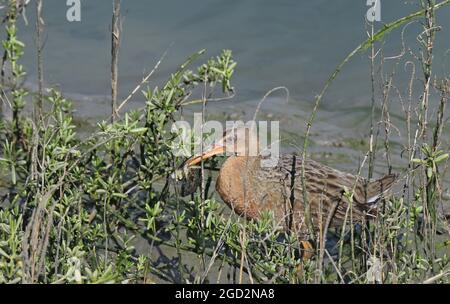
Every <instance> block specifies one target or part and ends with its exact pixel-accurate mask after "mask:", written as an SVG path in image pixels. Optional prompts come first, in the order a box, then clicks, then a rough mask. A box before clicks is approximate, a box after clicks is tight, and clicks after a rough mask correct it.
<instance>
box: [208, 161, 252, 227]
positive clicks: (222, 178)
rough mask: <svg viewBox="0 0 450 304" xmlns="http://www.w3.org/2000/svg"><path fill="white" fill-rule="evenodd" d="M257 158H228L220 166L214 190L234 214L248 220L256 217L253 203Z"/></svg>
mask: <svg viewBox="0 0 450 304" xmlns="http://www.w3.org/2000/svg"><path fill="white" fill-rule="evenodd" d="M257 166H259V157H249V156H230V157H228V159H227V160H226V161H225V162H224V164H223V165H222V168H221V169H220V172H219V177H218V178H217V183H216V190H217V192H218V193H219V195H220V197H221V198H222V199H223V201H224V202H225V203H227V204H228V205H229V206H230V207H231V208H232V209H233V210H234V211H235V212H236V213H238V214H241V215H245V216H246V217H249V218H255V217H257V216H258V213H257V211H256V210H257V209H256V208H255V207H256V206H255V203H254V197H255V193H254V185H253V178H252V177H253V175H254V171H255V169H256V168H257Z"/></svg>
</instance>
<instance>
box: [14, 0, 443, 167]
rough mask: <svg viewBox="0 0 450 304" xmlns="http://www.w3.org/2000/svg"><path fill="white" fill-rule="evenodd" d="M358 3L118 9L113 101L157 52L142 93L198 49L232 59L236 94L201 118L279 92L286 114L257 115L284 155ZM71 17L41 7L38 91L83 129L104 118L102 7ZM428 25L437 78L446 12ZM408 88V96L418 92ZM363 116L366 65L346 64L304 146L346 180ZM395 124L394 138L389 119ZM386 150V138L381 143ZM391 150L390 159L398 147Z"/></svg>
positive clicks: (357, 18)
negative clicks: (61, 95) (281, 135)
mask: <svg viewBox="0 0 450 304" xmlns="http://www.w3.org/2000/svg"><path fill="white" fill-rule="evenodd" d="M365 3H366V1H362V0H360V1H354V0H339V1H331V0H328V1H325V0H320V1H319V0H316V1H294V0H290V1H287V0H278V1H268V0H259V1H255V0H253V1H250V0H247V1H245V0H239V1H234V0H209V1H200V0H191V1H189V2H187V1H181V0H170V1H123V4H122V11H123V32H122V42H121V49H120V58H119V62H120V65H119V69H120V72H119V74H120V75H119V84H120V86H119V91H120V95H121V96H122V98H123V97H125V96H127V95H128V93H129V92H130V91H131V90H132V89H133V88H134V87H135V86H136V85H137V83H139V82H140V80H141V79H142V77H143V76H144V75H145V74H146V73H148V72H149V71H150V70H151V69H152V67H153V66H154V65H155V63H156V62H157V61H158V59H159V57H160V56H161V55H162V54H163V53H164V51H165V50H166V49H168V55H167V57H166V59H165V60H164V62H163V63H162V65H161V68H160V69H159V72H158V73H157V74H156V75H155V76H154V77H153V78H152V79H151V82H150V85H152V86H153V85H158V84H161V82H162V81H163V80H165V79H166V78H167V77H168V75H169V73H170V72H172V71H174V69H175V68H176V66H177V65H178V64H180V63H182V62H183V60H184V59H185V58H186V56H188V55H189V54H191V53H193V52H195V51H198V50H199V49H202V48H206V49H207V57H209V56H214V55H216V54H218V53H219V52H220V50H222V49H224V48H228V49H231V50H233V51H234V55H235V59H236V61H237V62H238V66H237V70H236V73H235V78H234V86H235V89H236V91H237V95H236V98H235V99H234V100H233V101H231V102H227V103H225V104H220V105H219V104H211V105H210V106H209V110H210V111H209V112H210V113H212V114H211V115H210V117H211V118H217V116H218V115H217V114H219V116H222V118H223V117H229V116H230V115H231V116H232V117H234V118H235V117H251V116H252V115H253V111H254V109H255V107H256V104H257V101H258V100H260V99H261V97H262V96H263V95H264V94H265V93H266V92H267V91H268V90H270V89H271V88H273V87H276V86H280V85H282V86H286V87H287V88H288V89H289V91H290V100H289V103H288V104H286V103H285V98H284V96H283V94H281V93H278V94H275V95H274V98H272V99H270V100H269V102H267V103H266V104H264V106H263V108H262V110H263V113H271V116H270V117H271V119H279V120H280V121H281V125H280V127H281V129H282V132H285V133H286V134H288V135H292V136H291V141H286V142H285V143H287V144H285V146H287V147H292V146H293V145H296V144H299V142H300V141H301V136H300V135H301V133H302V132H301V131H302V130H303V128H304V120H305V118H306V117H307V115H309V113H310V110H311V104H312V102H313V100H314V96H315V95H316V94H317V93H318V92H319V91H320V90H321V88H322V86H323V85H324V83H325V81H326V79H327V78H328V76H329V75H330V73H331V72H332V71H333V70H334V68H335V67H336V66H337V64H338V63H339V62H340V61H341V60H342V59H343V58H344V57H345V56H346V55H347V54H348V53H349V52H350V51H351V50H352V49H354V48H355V46H357V45H358V44H359V43H360V42H361V41H362V40H363V39H365V38H366V37H367V34H366V24H365V19H364V18H365V14H366V11H367V9H368V7H367V6H366V5H365ZM381 4H382V6H381V18H382V22H390V21H392V20H395V19H396V18H398V17H401V16H404V15H406V14H408V13H410V12H413V11H416V10H417V9H418V6H417V4H416V1H406V2H405V1H397V0H396V1H392V0H390V1H381ZM81 8H82V12H81V22H73V23H69V22H68V21H67V19H66V10H67V6H66V5H65V1H60V0H47V1H45V7H44V12H45V13H44V19H45V22H46V32H45V41H46V42H45V49H44V52H45V56H44V57H45V59H44V64H45V79H46V82H47V85H48V86H58V87H60V88H61V89H62V90H63V91H64V92H65V93H66V94H69V95H70V96H72V97H73V98H74V99H75V108H76V109H77V115H78V117H79V118H81V119H86V120H89V119H90V121H91V123H92V124H93V123H94V122H95V121H98V119H100V118H104V117H106V115H107V114H108V112H109V106H108V95H109V94H110V28H111V25H110V23H111V11H112V1H110V0H96V1H81ZM27 15H28V21H29V25H28V26H24V27H23V28H22V36H21V37H22V38H23V39H24V40H25V42H26V44H27V45H28V46H30V47H31V48H30V49H28V51H27V53H26V56H25V59H24V62H25V66H26V68H27V70H28V74H29V76H28V81H29V84H30V85H33V84H34V83H35V79H36V76H35V75H36V72H35V71H36V63H35V62H36V59H35V58H36V54H35V50H34V45H35V43H34V7H30V8H29V9H28V14H27ZM438 21H439V24H440V25H441V26H442V27H443V31H442V32H441V33H440V34H439V36H438V40H437V42H436V48H435V56H436V57H435V67H436V69H435V71H436V72H437V73H438V74H439V75H443V74H445V73H446V74H448V71H449V70H448V69H447V70H445V68H444V64H445V52H446V51H447V50H448V49H450V39H448V38H449V37H450V36H449V33H450V7H447V8H444V9H442V10H441V11H440V12H439V14H438ZM377 25H378V26H380V23H378V24H377ZM419 32H420V25H419V24H418V23H416V24H413V25H411V26H409V27H408V29H407V30H406V32H405V42H406V45H407V46H409V47H412V48H416V46H417V43H416V40H415V37H416V35H417V34H418V33H419ZM399 37H400V30H397V31H395V32H393V33H392V34H391V35H389V36H388V37H387V39H386V46H385V56H394V55H397V54H399V53H400V52H401V49H402V47H401V44H400V42H399ZM447 57H448V56H447ZM409 59H410V58H406V59H405V61H406V60H409ZM391 63H392V60H391V61H389V62H388V63H387V64H386V72H389V71H390V66H392V64H391ZM403 64H404V61H403V62H401V63H400V64H399V67H398V71H399V72H397V76H396V82H397V86H398V87H399V89H400V90H401V91H402V92H404V91H405V89H406V85H405V79H407V77H408V74H407V73H405V72H404V71H405V70H404V68H403ZM416 86H418V87H419V88H420V85H419V84H418V83H417V84H416ZM140 101H142V97H141V96H137V98H136V100H135V101H134V105H135V106H138V105H141V104H142V103H141V102H140ZM377 103H380V101H379V100H377ZM391 107H392V109H393V110H392V111H393V116H394V118H393V119H394V120H395V115H396V114H398V115H400V116H402V113H401V112H400V109H401V108H400V105H399V102H398V101H395V98H393V101H392V103H391ZM369 108H370V70H369V59H368V55H367V54H358V55H357V56H356V57H355V58H354V59H353V60H352V61H351V62H350V64H348V65H347V66H346V67H345V68H344V69H343V70H342V72H341V74H340V75H339V76H338V79H337V80H336V81H335V82H334V83H333V85H332V86H331V88H330V90H329V92H328V94H327V95H326V96H325V98H324V100H323V103H322V107H321V109H320V111H319V116H318V119H317V121H316V125H315V126H314V128H313V137H312V139H313V140H315V141H314V143H316V144H317V145H313V146H312V151H313V152H314V151H316V152H317V153H322V154H323V155H325V156H326V153H328V152H332V153H333V155H341V156H342V157H340V158H339V157H334V158H332V159H331V160H330V162H334V163H336V165H337V166H342V167H346V168H347V167H348V168H349V169H355V164H356V163H357V161H358V159H360V158H361V155H362V154H361V151H359V150H357V149H356V152H355V149H354V145H353V146H351V145H350V146H349V145H345V144H344V146H343V147H341V143H339V141H341V142H342V141H345V140H346V139H347V138H353V139H354V138H356V139H359V138H364V137H366V136H367V132H368V124H369V117H370V116H369V113H370V111H369ZM194 110H195V108H194ZM213 114H214V115H213ZM263 118H264V116H263ZM398 123H399V126H398V127H399V129H402V128H403V125H402V122H401V120H399V121H398ZM396 140H397V139H396V136H395V134H394V136H393V141H394V142H395V141H396ZM397 144H398V145H397V148H399V147H400V145H401V144H402V142H400V141H398V142H397ZM335 146H338V147H337V148H336V147H335ZM395 148H396V146H395V145H394V149H395ZM314 149H315V150H314ZM324 153H325V154H324ZM323 155H322V156H323Z"/></svg>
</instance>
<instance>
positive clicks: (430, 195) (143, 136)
mask: <svg viewBox="0 0 450 304" xmlns="http://www.w3.org/2000/svg"><path fill="white" fill-rule="evenodd" d="M36 2H37V5H38V7H39V5H40V1H36ZM119 2H120V1H119ZM419 2H420V5H421V6H422V10H421V11H420V12H419V13H417V14H413V15H411V16H413V17H410V18H407V19H402V21H401V22H393V23H390V24H388V25H387V26H386V27H385V28H382V29H381V30H380V31H378V32H377V31H375V30H374V28H373V27H374V25H373V24H371V25H370V26H371V27H372V28H371V33H370V37H369V39H368V42H364V43H362V44H361V46H360V47H358V48H357V49H356V50H355V51H354V52H352V53H351V54H350V55H349V57H347V58H346V59H345V61H344V62H343V63H342V64H341V65H339V66H338V69H337V70H336V72H335V73H334V74H333V75H332V77H331V78H330V79H329V81H328V82H327V84H326V86H325V88H324V91H322V92H321V94H320V95H319V96H318V98H317V100H316V103H315V107H314V109H313V113H312V114H311V117H310V119H309V121H308V125H307V133H306V137H305V138H306V139H305V140H304V150H303V155H306V152H307V151H306V149H307V146H308V142H309V140H308V137H309V131H310V128H314V118H315V113H316V112H317V111H318V109H319V105H320V101H321V98H322V96H323V95H324V94H325V92H326V89H327V87H328V86H329V84H330V83H331V82H332V80H333V79H334V78H335V77H336V76H337V75H338V73H339V70H340V68H341V67H342V66H343V65H344V64H345V63H347V62H348V61H349V60H350V58H351V57H352V56H353V55H354V54H355V53H356V52H361V51H367V52H370V53H371V56H370V59H371V63H372V71H371V74H372V81H373V83H372V88H373V91H372V94H373V101H374V102H373V103H372V109H373V110H372V113H373V114H372V126H371V129H370V130H368V131H367V133H368V134H369V138H368V139H367V140H366V141H365V142H364V141H362V142H360V141H359V140H358V141H352V140H351V139H349V141H348V145H357V146H358V147H357V148H358V150H361V151H362V152H363V153H365V156H364V160H363V161H362V163H361V168H362V167H364V166H366V167H368V172H369V173H368V174H369V176H368V177H369V178H371V177H372V173H373V166H374V165H375V160H376V159H377V158H385V159H386V168H387V170H388V171H389V173H391V172H390V171H391V170H392V166H393V164H392V160H391V158H390V156H391V153H392V151H391V150H390V141H389V137H390V135H391V132H393V126H392V123H391V121H390V113H389V103H390V101H391V99H393V97H392V95H397V96H399V99H400V102H401V105H402V108H403V110H404V115H405V119H404V121H405V124H406V130H407V134H403V136H404V138H403V143H404V147H403V153H402V154H403V155H402V156H403V157H404V158H406V159H407V164H406V166H405V167H404V168H402V171H401V172H400V173H401V184H402V185H400V188H401V190H400V191H399V192H397V193H395V194H394V195H393V196H392V197H390V198H389V199H388V200H386V201H383V202H382V203H380V204H379V208H378V209H379V210H378V216H377V217H376V218H375V219H373V220H371V221H370V222H367V223H364V224H363V225H358V226H355V225H352V224H351V223H349V224H348V225H346V226H344V227H342V229H337V230H330V231H324V232H322V233H319V234H318V235H311V239H312V241H313V243H314V244H315V251H316V252H315V256H314V257H313V258H312V259H310V260H304V259H302V258H301V254H300V250H299V243H298V240H297V238H296V237H295V236H294V235H292V234H290V233H288V232H285V231H282V230H280V229H279V227H277V226H276V225H275V223H274V221H273V220H272V215H271V214H270V213H267V214H263V216H262V219H261V220H260V221H257V222H256V221H248V220H246V219H243V218H240V217H237V216H236V215H234V214H232V213H231V212H230V211H229V209H228V208H227V207H225V206H224V204H222V203H221V201H220V200H218V199H217V197H218V196H217V195H215V194H214V191H213V189H211V188H212V187H211V180H212V178H213V176H214V175H213V173H209V172H207V171H206V170H205V171H204V172H203V173H204V174H202V176H201V179H202V191H198V192H199V193H196V194H194V195H191V197H190V198H186V197H182V195H181V194H182V193H181V192H182V191H180V187H179V185H178V183H177V182H176V180H175V179H174V178H173V176H174V174H176V173H177V172H176V169H177V168H178V167H179V166H180V164H182V163H183V161H184V159H183V158H181V157H178V156H175V155H174V154H173V144H174V139H175V137H176V136H177V134H176V133H175V132H174V131H171V130H170V128H169V126H170V125H171V123H172V122H174V121H175V120H176V119H177V117H178V116H177V115H178V114H179V111H180V110H181V109H182V108H183V107H188V106H190V105H191V104H193V103H196V102H200V103H203V110H206V107H205V105H206V103H207V102H208V101H209V100H220V99H225V98H231V97H232V96H233V94H234V92H233V88H232V85H231V83H232V82H231V80H232V79H231V78H232V75H233V73H234V68H235V67H236V62H234V61H233V57H232V52H231V51H228V50H225V51H223V52H222V53H221V54H219V55H218V56H216V57H213V58H211V59H209V60H206V62H205V63H200V64H199V62H201V60H205V59H204V56H205V55H204V53H205V51H203V50H202V51H199V52H197V53H195V54H193V55H192V56H190V57H189V58H188V59H187V60H186V61H185V62H184V63H181V64H180V66H179V68H178V69H177V70H176V71H175V72H174V73H173V74H171V75H168V76H167V77H168V79H167V81H166V82H165V83H164V84H163V85H162V86H161V87H159V88H158V87H147V88H144V87H143V86H144V85H146V83H145V81H144V82H143V83H141V84H140V85H139V86H138V87H137V88H136V90H134V91H133V93H132V95H134V94H135V93H136V92H139V91H141V90H142V94H143V96H144V98H145V100H146V104H145V107H144V108H143V109H141V110H138V111H130V112H125V113H123V112H122V111H121V110H122V107H123V105H124V104H125V103H126V102H127V101H128V100H129V99H130V98H127V99H126V100H125V101H124V102H123V103H120V102H117V95H116V94H117V92H116V90H115V89H114V86H115V85H117V78H116V76H117V75H113V77H112V79H113V81H112V85H113V95H114V97H113V98H112V99H113V103H112V115H111V117H105V120H104V121H103V122H99V123H98V125H97V127H96V129H95V130H94V131H93V132H92V133H91V134H89V135H88V136H86V137H81V136H79V135H78V133H77V132H79V130H78V127H77V126H76V124H75V123H74V118H73V108H72V107H73V106H74V105H75V106H76V103H73V104H72V102H71V101H70V100H68V99H67V98H66V97H65V96H64V94H63V93H62V92H60V91H58V90H55V89H51V90H48V92H46V93H45V94H44V93H43V91H42V90H43V89H42V83H41V81H42V78H40V89H39V92H37V93H36V92H30V91H27V90H25V89H24V87H23V80H24V77H25V75H26V74H25V73H26V70H25V68H24V66H22V65H21V63H20V62H21V58H22V56H23V53H24V51H27V48H26V47H25V45H24V44H23V43H22V42H21V41H20V32H18V30H17V23H18V22H21V19H20V18H19V16H20V14H22V13H23V10H22V4H23V5H25V4H28V2H27V1H19V0H9V1H6V0H4V1H2V4H3V5H5V8H4V12H5V18H4V23H3V24H4V31H5V34H4V39H3V41H2V46H3V59H2V73H1V77H2V79H1V81H2V84H1V85H2V91H1V103H0V105H1V109H2V110H0V115H1V116H0V119H1V120H0V283H109V282H118V283H120V282H122V283H153V282H161V281H164V282H193V283H207V282H212V283H214V282H235V283H240V282H252V283H263V282H273V283H416V282H425V283H435V282H450V268H449V267H450V261H449V259H450V257H449V256H448V252H449V251H448V248H449V247H450V244H449V233H450V229H449V226H448V220H447V218H446V217H445V214H444V213H443V211H442V210H443V209H445V208H444V204H445V201H444V200H443V195H444V182H443V180H444V177H445V174H447V168H448V158H449V154H448V143H447V144H446V143H444V142H443V140H442V137H443V136H442V132H443V130H444V128H445V125H446V124H448V112H447V111H446V106H447V101H448V96H449V93H450V84H449V82H450V78H449V76H448V75H447V76H446V77H443V78H437V76H435V75H434V74H433V45H434V41H435V39H436V37H438V34H440V33H438V29H439V26H438V24H437V21H436V17H435V10H436V9H439V8H442V7H445V5H446V4H447V3H449V1H444V2H441V3H438V4H436V3H435V1H432V0H428V1H425V0H422V1H419ZM31 3H33V2H31ZM33 4H34V3H33ZM41 9H42V7H39V9H38V10H37V12H39V14H40V12H41V11H40V10H41ZM119 9H120V6H119ZM118 13H119V12H118V11H115V12H114V14H115V16H116V17H117V15H116V14H118ZM413 18H416V19H417V18H421V19H420V21H421V24H422V26H423V32H422V34H421V35H420V36H419V37H418V41H419V44H420V45H419V47H420V53H419V54H418V55H417V56H415V54H412V53H411V54H410V55H407V54H403V55H402V56H399V57H398V58H395V59H392V60H396V64H394V65H393V66H394V68H393V71H392V72H386V71H385V70H384V69H382V68H378V67H384V65H385V63H386V58H385V57H383V54H382V51H380V50H377V49H376V48H377V47H378V46H377V43H379V41H380V39H382V38H383V35H385V34H387V33H389V31H390V30H393V29H395V28H396V27H398V26H400V25H402V24H404V23H405V22H407V21H410V20H411V19H413ZM416 25H417V24H416ZM40 26H41V23H40V22H37V34H38V33H41V31H42V28H40ZM117 30H118V27H114V31H117ZM447 30H448V29H447ZM116 34H117V33H116ZM444 36H445V35H444ZM114 39H115V38H114ZM114 45H115V46H114ZM114 47H118V42H117V41H115V43H113V48H114ZM380 47H381V46H380ZM39 48H40V46H39ZM106 51H107V50H105V52H106ZM116 51H117V50H116ZM38 53H40V52H38ZM113 54H116V56H117V52H113ZM113 56H114V55H113ZM407 56H409V57H408V58H406V57H407ZM115 59H117V58H115ZM37 60H38V61H40V62H39V63H38V64H37V66H40V67H42V62H41V60H42V58H41V56H40V55H39V58H38V59H37ZM113 62H115V64H117V61H116V60H114V58H113ZM399 63H404V64H405V66H406V67H407V68H409V69H410V70H411V72H410V73H411V75H410V79H411V81H410V86H409V87H408V88H397V87H396V86H395V85H394V84H393V82H394V81H395V78H394V75H395V73H396V70H395V68H396V66H397V65H398V64H399ZM158 65H159V63H158ZM158 65H157V66H156V67H155V69H154V70H153V71H155V70H156V69H157V67H158ZM116 68H117V67H116ZM113 70H114V69H113ZM407 70H408V69H407ZM153 71H152V72H151V73H150V75H149V77H150V76H151V75H152V73H153ZM41 72H42V69H41ZM115 73H117V71H116V72H115ZM113 74H114V72H113ZM147 79H148V78H147ZM377 81H378V82H379V83H377ZM416 83H420V85H421V88H420V90H419V91H420V94H419V95H418V96H416V95H415V93H414V88H413V86H414V85H415V84H416ZM378 85H379V86H380V88H381V89H380V92H379V96H378V95H377V94H378V93H377V91H376V90H375V87H377V86H378ZM198 92H201V94H202V100H200V101H199V100H193V98H192V96H194V95H195V93H198ZM403 92H406V93H403ZM130 96H131V95H130ZM375 100H381V104H380V108H381V111H380V112H379V115H376V114H375V113H378V112H376V111H375V110H374V109H375V107H376V104H375ZM27 103H28V105H27ZM27 106H28V108H33V111H31V112H32V115H31V117H30V116H28V115H27V113H29V112H30V111H28V112H27V111H25V110H24V108H27ZM7 111H9V112H11V115H10V116H9V117H8V115H6V112H7ZM112 118H114V119H112ZM376 121H380V123H379V124H376ZM394 132H395V130H394ZM300 152H302V151H300ZM366 160H367V161H366ZM215 166H216V161H215V160H212V161H209V162H208V167H209V168H213V167H215ZM361 168H359V170H358V171H361ZM181 190H182V189H181ZM200 192H203V193H200ZM202 194H203V195H202ZM345 195H346V196H347V197H348V199H349V200H350V201H351V199H352V193H351V189H349V191H348V193H345ZM447 204H448V203H447ZM230 213H231V214H230ZM138 243H140V244H142V243H144V244H145V248H144V249H142V248H138V246H137V244H138ZM139 247H142V246H139Z"/></svg>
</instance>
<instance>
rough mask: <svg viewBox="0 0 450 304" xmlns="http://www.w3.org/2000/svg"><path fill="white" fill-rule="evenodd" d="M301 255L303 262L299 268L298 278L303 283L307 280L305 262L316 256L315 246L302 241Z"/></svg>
mask: <svg viewBox="0 0 450 304" xmlns="http://www.w3.org/2000/svg"><path fill="white" fill-rule="evenodd" d="M300 254H301V258H302V262H301V263H300V264H299V265H298V266H297V277H298V278H299V280H300V281H301V280H302V279H304V278H305V269H304V267H303V264H304V262H306V261H308V260H310V259H311V258H312V257H313V255H314V246H313V245H312V243H311V242H310V241H300Z"/></svg>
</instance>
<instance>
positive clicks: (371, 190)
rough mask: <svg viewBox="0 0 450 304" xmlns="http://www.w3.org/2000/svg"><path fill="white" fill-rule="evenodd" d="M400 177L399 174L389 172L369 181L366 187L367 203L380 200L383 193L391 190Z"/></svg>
mask: <svg viewBox="0 0 450 304" xmlns="http://www.w3.org/2000/svg"><path fill="white" fill-rule="evenodd" d="M397 178H398V174H389V175H386V176H384V177H382V178H380V179H378V180H375V181H373V182H369V184H368V185H367V189H366V191H367V192H366V193H367V195H366V197H367V203H369V204H373V203H376V202H378V200H379V199H380V198H382V197H383V195H384V194H385V193H386V192H387V191H389V190H390V189H391V188H392V186H393V185H394V183H395V181H396V180H397Z"/></svg>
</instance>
